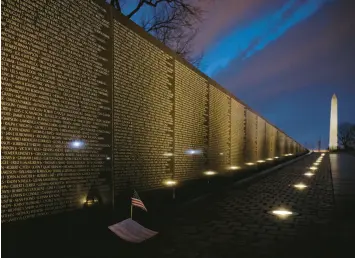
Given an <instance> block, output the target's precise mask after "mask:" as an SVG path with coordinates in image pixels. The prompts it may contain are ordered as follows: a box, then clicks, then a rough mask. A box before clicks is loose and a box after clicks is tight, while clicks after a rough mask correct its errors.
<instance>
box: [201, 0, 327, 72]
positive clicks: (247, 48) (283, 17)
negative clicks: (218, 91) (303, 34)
mask: <svg viewBox="0 0 355 258" xmlns="http://www.w3.org/2000/svg"><path fill="white" fill-rule="evenodd" d="M326 1H328V0H289V1H287V2H285V3H284V4H283V5H280V6H277V8H276V9H274V10H270V9H268V10H269V11H268V12H267V13H264V14H263V15H261V16H260V17H258V18H257V19H256V18H255V17H254V20H253V21H250V22H249V23H248V24H245V25H244V26H239V25H237V26H235V28H234V29H233V30H231V31H230V33H229V34H228V35H226V36H224V37H223V38H222V39H221V40H220V41H219V42H218V43H215V44H214V45H213V46H212V47H210V49H209V51H207V52H206V55H205V57H204V59H203V63H204V67H206V68H205V69H204V72H206V73H207V75H209V76H212V75H213V74H212V73H209V71H210V70H211V69H210V68H209V66H210V65H212V66H213V63H214V62H219V61H218V60H219V59H223V60H224V62H223V63H224V67H222V68H225V67H226V66H228V65H229V63H230V61H232V60H233V59H236V58H237V60H238V61H243V60H245V59H247V58H249V57H251V56H252V55H254V54H255V53H256V52H258V51H260V50H262V49H263V48H264V47H266V46H267V45H268V44H270V43H271V42H272V41H274V40H275V39H277V38H279V37H280V36H282V35H283V34H284V33H285V32H286V31H287V30H289V29H290V28H292V27H293V26H295V25H296V24H298V23H299V22H301V21H302V20H304V19H306V18H308V17H309V16H311V15H312V14H313V13H315V12H316V11H317V10H318V9H319V8H321V6H322V5H323V4H324V3H325V2H326ZM226 60H227V62H226Z"/></svg>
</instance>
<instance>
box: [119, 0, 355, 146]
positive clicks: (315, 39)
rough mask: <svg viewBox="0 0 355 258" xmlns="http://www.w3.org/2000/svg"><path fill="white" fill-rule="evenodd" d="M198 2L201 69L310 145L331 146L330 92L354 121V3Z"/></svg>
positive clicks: (342, 115)
mask: <svg viewBox="0 0 355 258" xmlns="http://www.w3.org/2000/svg"><path fill="white" fill-rule="evenodd" d="M194 1H197V0H194ZM199 2H200V4H201V6H202V7H203V8H204V9H205V10H206V17H205V21H204V22H203V24H202V25H201V28H200V34H199V35H198V37H197V38H196V40H195V51H196V52H199V51H204V52H205V56H204V59H203V63H202V66H201V70H202V71H203V72H204V73H206V74H207V75H209V76H210V77H212V78H214V79H215V80H217V81H218V82H219V83H220V84H221V85H222V86H224V87H225V88H227V89H228V90H230V91H231V92H232V93H233V94H235V95H236V96H237V97H239V98H240V99H242V100H243V101H244V102H246V103H247V104H248V105H249V106H251V107H252V108H253V109H254V110H256V111H257V112H259V113H260V114H262V115H263V116H264V117H265V118H266V119H268V120H269V121H271V122H272V123H274V124H275V125H277V126H278V127H279V128H280V129H282V130H284V131H285V132H286V133H287V134H289V135H290V136H291V137H293V138H294V139H296V140H297V141H298V142H300V143H301V144H305V142H307V143H308V144H307V146H306V147H308V148H310V147H315V145H316V142H317V141H318V140H319V138H320V137H321V139H322V147H323V148H325V147H327V145H328V141H329V135H328V134H329V119H330V117H329V113H330V100H331V97H332V94H333V93H335V94H336V95H337V97H338V106H339V109H338V111H339V122H345V121H346V122H353V123H355V0H267V1H265V0H219V1H212V0H204V1H199ZM133 4H134V1H127V5H126V6H125V8H127V9H129V7H130V5H133ZM135 19H137V20H138V19H139V16H137V17H135Z"/></svg>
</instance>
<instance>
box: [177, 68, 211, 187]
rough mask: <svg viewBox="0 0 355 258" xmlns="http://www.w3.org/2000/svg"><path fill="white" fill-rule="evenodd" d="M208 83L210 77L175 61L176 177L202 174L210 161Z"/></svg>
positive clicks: (183, 177) (185, 177) (182, 177)
mask: <svg viewBox="0 0 355 258" xmlns="http://www.w3.org/2000/svg"><path fill="white" fill-rule="evenodd" d="M207 119H208V85H207V81H206V79H204V78H203V77H201V76H200V75H198V74H197V73H196V72H194V71H193V70H191V69H190V68H188V67H186V65H183V64H182V63H180V62H178V61H176V62H175V130H174V131H175V132H174V137H175V141H174V142H175V144H174V146H175V150H174V163H175V167H174V178H176V179H179V180H183V179H192V178H195V177H199V176H201V174H202V172H203V170H204V168H205V165H206V162H207V147H208V125H207Z"/></svg>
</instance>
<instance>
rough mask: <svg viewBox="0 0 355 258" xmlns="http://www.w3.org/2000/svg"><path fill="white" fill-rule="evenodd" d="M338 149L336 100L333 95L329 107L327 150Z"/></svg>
mask: <svg viewBox="0 0 355 258" xmlns="http://www.w3.org/2000/svg"><path fill="white" fill-rule="evenodd" d="M337 148H338V99H337V96H335V94H333V97H332V101H331V107H330V130H329V150H334V149H337Z"/></svg>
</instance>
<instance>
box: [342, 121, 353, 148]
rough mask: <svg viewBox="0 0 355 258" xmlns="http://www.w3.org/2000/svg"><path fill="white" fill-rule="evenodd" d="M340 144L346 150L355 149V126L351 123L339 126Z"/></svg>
mask: <svg viewBox="0 0 355 258" xmlns="http://www.w3.org/2000/svg"><path fill="white" fill-rule="evenodd" d="M338 140H339V143H340V144H341V145H342V146H343V147H344V149H349V148H350V147H354V144H355V125H354V124H350V123H342V124H340V125H339V131H338Z"/></svg>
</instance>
